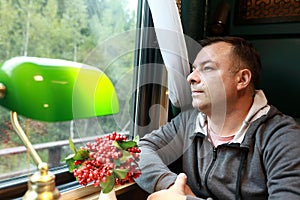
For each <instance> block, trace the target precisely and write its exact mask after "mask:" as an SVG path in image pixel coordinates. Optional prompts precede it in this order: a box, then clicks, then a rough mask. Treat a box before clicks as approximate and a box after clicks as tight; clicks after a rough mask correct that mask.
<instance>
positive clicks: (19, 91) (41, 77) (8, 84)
mask: <svg viewBox="0 0 300 200" xmlns="http://www.w3.org/2000/svg"><path fill="white" fill-rule="evenodd" d="M0 105H2V106H4V107H6V108H7V109H9V110H11V111H12V112H11V121H12V124H13V127H14V130H15V131H16V132H17V133H18V135H19V137H20V138H21V139H22V141H23V143H24V145H25V146H26V148H27V149H28V151H29V152H30V154H31V156H32V158H33V160H34V162H35V163H36V165H37V166H38V171H37V172H36V173H34V174H33V175H32V176H31V178H30V181H29V184H28V191H27V192H26V193H25V195H24V197H23V199H30V200H34V199H39V200H40V199H49V200H50V199H59V197H60V194H59V192H58V190H57V189H56V188H55V176H54V175H53V174H51V173H50V172H48V165H47V163H45V162H43V161H42V160H41V158H40V157H39V155H38V154H37V152H36V151H35V149H34V148H33V146H32V144H31V143H30V141H29V139H28V138H27V136H26V134H25V133H24V131H23V129H22V128H21V126H20V124H19V121H18V115H17V113H18V114H20V115H22V116H25V117H28V118H31V119H35V120H40V121H48V122H57V121H67V120H73V119H82V118H89V117H96V116H103V115H110V114H115V113H118V112H119V103H118V98H117V95H116V92H115V89H114V86H113V85H112V83H111V81H110V80H109V78H108V77H107V76H106V75H105V74H104V73H103V72H102V71H100V70H99V69H98V68H95V67H91V66H87V65H84V64H80V63H76V62H70V61H66V60H59V59H48V58H37V57H15V58H12V59H10V60H8V61H6V62H4V63H3V64H2V65H1V66H0Z"/></svg>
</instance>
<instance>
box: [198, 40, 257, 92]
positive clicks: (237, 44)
mask: <svg viewBox="0 0 300 200" xmlns="http://www.w3.org/2000/svg"><path fill="white" fill-rule="evenodd" d="M217 42H226V43H229V44H231V45H232V47H233V49H232V55H233V56H236V57H237V58H239V59H240V61H241V63H242V64H243V65H244V66H245V68H247V69H249V70H250V71H251V73H252V79H251V83H252V85H253V87H254V88H256V87H257V86H258V84H259V81H260V76H261V68H262V66H261V60H260V55H259V53H258V51H257V50H256V49H255V48H254V46H253V45H252V44H251V43H250V42H248V41H246V40H245V39H243V38H240V37H233V36H225V37H208V38H206V39H203V40H201V41H200V44H201V45H202V47H204V46H208V45H211V44H214V43H217ZM238 68H239V69H242V66H238Z"/></svg>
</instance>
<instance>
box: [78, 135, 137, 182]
mask: <svg viewBox="0 0 300 200" xmlns="http://www.w3.org/2000/svg"><path fill="white" fill-rule="evenodd" d="M126 140H127V137H126V136H124V135H121V134H119V133H116V132H113V133H112V134H109V135H107V136H106V137H99V138H96V139H95V142H93V143H87V144H86V146H85V147H83V149H85V150H88V152H89V159H86V160H83V161H82V160H76V161H75V162H74V164H75V165H81V166H80V168H78V169H74V171H73V174H74V176H75V177H77V180H78V182H79V184H81V185H87V184H88V183H91V182H93V184H94V186H95V187H97V186H99V185H100V183H101V182H104V183H105V182H106V181H107V179H108V178H109V177H110V176H111V175H112V174H113V173H114V170H115V169H119V170H127V173H126V177H125V178H123V179H120V178H119V177H118V176H115V175H114V183H115V185H121V184H124V183H128V182H133V181H134V178H138V177H139V176H140V174H141V171H140V169H139V168H138V164H137V161H138V160H139V155H140V152H141V151H140V149H139V148H138V147H137V146H134V147H130V148H128V149H125V150H124V149H120V148H117V147H116V146H115V145H113V142H114V141H117V142H122V141H126ZM125 151H128V152H129V154H128V153H127V155H130V156H127V157H126V158H125V159H124V157H123V152H125ZM121 158H122V159H121Z"/></svg>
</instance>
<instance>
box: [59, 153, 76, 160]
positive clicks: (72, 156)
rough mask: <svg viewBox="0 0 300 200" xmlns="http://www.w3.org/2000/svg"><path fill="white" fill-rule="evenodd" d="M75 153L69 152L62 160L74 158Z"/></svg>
mask: <svg viewBox="0 0 300 200" xmlns="http://www.w3.org/2000/svg"><path fill="white" fill-rule="evenodd" d="M74 156H75V154H74V153H71V154H69V155H68V156H67V157H65V158H64V159H63V160H62V161H66V160H69V159H71V158H74Z"/></svg>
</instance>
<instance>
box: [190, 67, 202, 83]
mask: <svg viewBox="0 0 300 200" xmlns="http://www.w3.org/2000/svg"><path fill="white" fill-rule="evenodd" d="M187 81H188V82H189V83H190V84H194V83H200V81H201V79H200V74H199V72H197V70H194V71H192V72H191V73H190V74H189V75H188V77H187Z"/></svg>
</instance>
